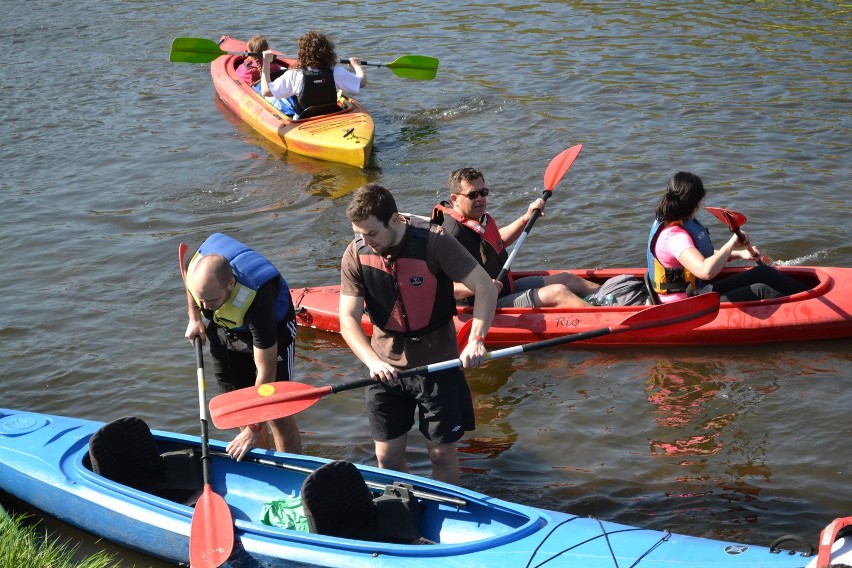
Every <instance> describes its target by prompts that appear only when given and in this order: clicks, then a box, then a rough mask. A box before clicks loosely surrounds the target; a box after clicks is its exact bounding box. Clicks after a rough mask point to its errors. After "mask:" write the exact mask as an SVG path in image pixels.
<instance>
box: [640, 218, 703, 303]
mask: <svg viewBox="0 0 852 568" xmlns="http://www.w3.org/2000/svg"><path fill="white" fill-rule="evenodd" d="M678 224H679V225H681V226H682V227H683V228H684V230H685V231H686V232H687V233H689V236H690V237H692V242H693V243H694V244H695V248H697V249H698V252H700V253H701V254H702V255H704V258H707V257H708V256H713V253H714V252H715V250H714V249H713V243H712V242H710V231H708V230H707V227H705V226H704V225H702V224H701V223H699V222H698V221H696V220H695V219H686V220H685V221H680V222H678ZM665 225H666V224H665V223H664V222H662V221H660V220H659V219H657V220H655V221H654V223H653V224H652V225H651V231H650V232H649V233H648V247H647V250H646V251H645V252H646V255H647V260H648V274H649V275H650V276H651V282H652V283H653V285H654V290H656V291H657V293H659V294H671V293H674V292H685V291H686V290H687V288H688V287H689V285H690V284H691V285H692V286H693V288H701V287H702V286H704V285H705V284H707V281H705V280H701V279H700V278H697V277H696V276H695V275H694V274H692V273H691V272H690V271H688V270H687V269H686V268H684V267H683V266H678V267H676V268H666V267H664V266H663V265H662V264H660V261H659V260H657V257H656V256H654V245H655V244H656V242H657V237H659V236H660V231H662V230H663V228H664V227H665Z"/></svg>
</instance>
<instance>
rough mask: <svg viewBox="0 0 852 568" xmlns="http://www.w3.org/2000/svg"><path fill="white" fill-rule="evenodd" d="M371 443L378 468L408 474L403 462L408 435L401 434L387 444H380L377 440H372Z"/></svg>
mask: <svg viewBox="0 0 852 568" xmlns="http://www.w3.org/2000/svg"><path fill="white" fill-rule="evenodd" d="M373 442H374V443H375V446H376V459H377V460H378V462H379V467H380V468H382V469H392V470H394V471H401V472H403V473H408V463H407V462H406V461H405V446H406V445H407V444H408V434H403V435H402V436H400V437H398V438H394V439H393V440H388V441H387V442H380V441H379V440H373Z"/></svg>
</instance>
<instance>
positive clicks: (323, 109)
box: [293, 103, 343, 120]
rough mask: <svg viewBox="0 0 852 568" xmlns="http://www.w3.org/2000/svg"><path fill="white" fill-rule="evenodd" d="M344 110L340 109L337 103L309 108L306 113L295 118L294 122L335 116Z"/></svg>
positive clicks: (303, 112)
mask: <svg viewBox="0 0 852 568" xmlns="http://www.w3.org/2000/svg"><path fill="white" fill-rule="evenodd" d="M342 110H343V109H342V108H340V105H338V104H337V103H326V104H324V105H314V106H309V107H308V108H306V109H305V110H304V111H302V112H301V113H299V114H297V115H296V116H294V117H293V120H305V119H308V118H314V117H315V116H322V115H325V114H334V113H336V112H340V111H342Z"/></svg>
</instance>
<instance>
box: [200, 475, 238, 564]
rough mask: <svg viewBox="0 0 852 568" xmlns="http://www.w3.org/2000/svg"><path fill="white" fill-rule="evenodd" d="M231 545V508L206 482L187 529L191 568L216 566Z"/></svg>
mask: <svg viewBox="0 0 852 568" xmlns="http://www.w3.org/2000/svg"><path fill="white" fill-rule="evenodd" d="M233 548H234V523H233V521H232V520H231V509H229V508H228V504H227V503H225V500H224V499H223V498H222V496H221V495H219V494H217V493H214V492H213V489H212V488H211V487H210V485H209V484H208V485H205V486H204V491H203V493H201V498H200V499H198V503H196V505H195V510H194V511H193V513H192V523H191V525H190V530H189V564H190V566H192V568H218V567H219V566H221V565H222V564H224V563H225V562H226V561H227V560H228V557H229V556H230V555H231V551H232V550H233Z"/></svg>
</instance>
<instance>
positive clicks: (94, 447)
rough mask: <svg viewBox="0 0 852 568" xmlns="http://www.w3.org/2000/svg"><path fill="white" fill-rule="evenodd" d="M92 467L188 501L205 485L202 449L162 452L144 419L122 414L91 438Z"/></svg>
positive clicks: (146, 489) (127, 482) (120, 480)
mask: <svg viewBox="0 0 852 568" xmlns="http://www.w3.org/2000/svg"><path fill="white" fill-rule="evenodd" d="M89 459H90V461H91V463H92V471H94V472H95V473H97V474H99V475H102V476H104V477H106V478H107V479H111V480H112V481H115V482H117V483H121V484H123V485H127V486H129V487H133V488H134V489H138V490H140V491H144V492H146V493H151V494H154V495H157V496H158V497H162V498H164V499H168V500H170V501H175V502H177V503H183V504H185V505H194V504H195V502H196V501H198V498H199V497H200V496H201V492H202V490H203V488H204V480H203V475H202V471H201V460H200V459H199V452H198V451H197V450H196V449H195V448H188V449H182V450H176V451H170V452H164V453H161V452H160V450H159V448H158V447H157V443H156V441H155V440H154V436H153V434H151V430H150V428H148V425H147V424H146V423H145V421H144V420H142V419H140V418H136V417H134V416H128V417H125V418H119V419H118V420H114V421H112V422H109V423H108V424H105V425H104V426H102V427H101V428H100V429H99V430H98V431H97V432H95V433H94V434H92V437H91V438H90V439H89Z"/></svg>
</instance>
